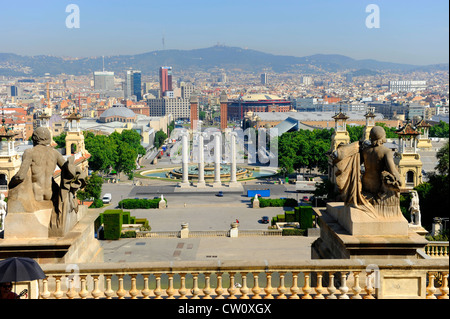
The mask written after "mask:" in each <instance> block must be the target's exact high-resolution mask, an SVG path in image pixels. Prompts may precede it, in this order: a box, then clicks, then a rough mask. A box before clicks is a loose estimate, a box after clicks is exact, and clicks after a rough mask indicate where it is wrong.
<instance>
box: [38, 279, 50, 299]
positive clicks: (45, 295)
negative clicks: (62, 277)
mask: <svg viewBox="0 0 450 319" xmlns="http://www.w3.org/2000/svg"><path fill="white" fill-rule="evenodd" d="M50 296H51V293H50V291H49V290H48V276H45V278H44V279H42V292H41V293H40V297H41V298H42V299H47V298H49V297H50Z"/></svg>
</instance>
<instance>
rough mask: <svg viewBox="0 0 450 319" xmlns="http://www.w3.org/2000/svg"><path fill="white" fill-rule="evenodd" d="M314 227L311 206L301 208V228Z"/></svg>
mask: <svg viewBox="0 0 450 319" xmlns="http://www.w3.org/2000/svg"><path fill="white" fill-rule="evenodd" d="M312 227H313V210H312V207H311V206H300V228H301V229H307V228H312Z"/></svg>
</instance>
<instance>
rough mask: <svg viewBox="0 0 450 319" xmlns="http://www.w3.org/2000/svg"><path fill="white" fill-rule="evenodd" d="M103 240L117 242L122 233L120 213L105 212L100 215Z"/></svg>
mask: <svg viewBox="0 0 450 319" xmlns="http://www.w3.org/2000/svg"><path fill="white" fill-rule="evenodd" d="M102 219H103V229H104V239H106V240H117V239H119V238H120V233H121V232H122V211H121V210H117V209H116V210H106V211H105V212H103V214H102Z"/></svg>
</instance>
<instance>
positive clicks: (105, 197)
mask: <svg viewBox="0 0 450 319" xmlns="http://www.w3.org/2000/svg"><path fill="white" fill-rule="evenodd" d="M111 199H112V195H111V194H110V193H106V194H105V195H103V198H102V201H103V204H109V203H110V202H111Z"/></svg>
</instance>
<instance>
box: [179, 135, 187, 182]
mask: <svg viewBox="0 0 450 319" xmlns="http://www.w3.org/2000/svg"><path fill="white" fill-rule="evenodd" d="M181 162H182V163H181V170H182V174H183V175H182V176H183V177H182V181H181V183H179V184H178V185H179V186H180V187H189V175H188V167H189V147H188V136H187V134H183V135H182V136H181Z"/></svg>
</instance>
